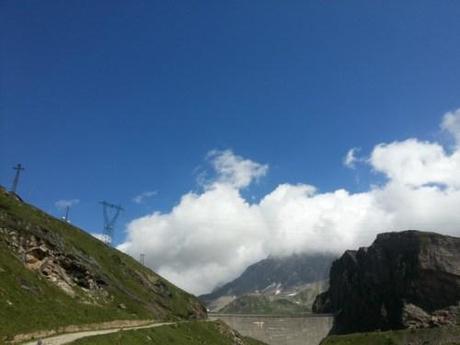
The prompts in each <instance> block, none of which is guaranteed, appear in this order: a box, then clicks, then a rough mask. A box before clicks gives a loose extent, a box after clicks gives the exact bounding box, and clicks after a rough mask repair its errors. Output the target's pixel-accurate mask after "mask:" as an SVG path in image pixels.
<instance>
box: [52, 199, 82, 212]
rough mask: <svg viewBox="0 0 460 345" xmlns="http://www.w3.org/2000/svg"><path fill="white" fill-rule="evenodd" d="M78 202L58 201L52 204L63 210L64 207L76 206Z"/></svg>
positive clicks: (71, 200)
mask: <svg viewBox="0 0 460 345" xmlns="http://www.w3.org/2000/svg"><path fill="white" fill-rule="evenodd" d="M79 202H80V200H79V199H70V200H58V201H56V202H55V203H54V206H55V207H56V208H58V209H60V210H63V209H65V208H66V207H72V206H74V205H77V204H78V203H79Z"/></svg>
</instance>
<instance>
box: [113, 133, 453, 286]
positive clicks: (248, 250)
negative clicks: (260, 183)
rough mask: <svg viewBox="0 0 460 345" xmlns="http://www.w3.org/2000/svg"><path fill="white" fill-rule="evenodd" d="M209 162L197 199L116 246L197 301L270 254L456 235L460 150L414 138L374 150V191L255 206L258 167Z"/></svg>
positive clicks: (226, 158) (271, 199)
mask: <svg viewBox="0 0 460 345" xmlns="http://www.w3.org/2000/svg"><path fill="white" fill-rule="evenodd" d="M450 133H452V134H453V135H454V132H452V131H451V132H450ZM352 156H354V155H353V154H352ZM210 159H211V164H212V166H213V167H214V169H215V170H216V173H217V176H216V178H215V179H214V180H212V181H210V182H208V184H207V185H206V187H205V188H204V190H203V192H201V193H187V194H185V195H184V196H183V197H182V198H181V200H180V202H179V203H178V204H177V205H176V206H175V207H174V208H173V209H172V210H171V211H170V212H168V213H160V212H156V213H154V214H151V215H147V216H145V217H142V218H139V219H135V220H134V221H132V222H131V223H130V224H129V225H128V228H127V239H126V241H125V242H124V243H123V244H121V245H120V246H119V248H120V249H122V250H124V251H126V252H127V253H129V254H131V255H133V256H134V257H136V258H137V257H139V254H140V253H145V255H146V257H145V261H146V264H147V265H149V266H150V267H152V268H153V269H155V270H157V271H158V272H159V273H160V274H162V275H164V276H165V277H166V278H168V279H170V280H171V281H172V282H174V283H176V284H178V285H179V286H181V287H182V288H184V289H186V290H188V291H191V292H193V293H196V294H200V293H204V292H208V291H210V290H212V289H213V288H214V287H216V286H217V285H219V284H223V283H225V282H227V281H229V280H231V279H234V278H235V277H237V276H238V275H239V274H241V272H242V271H243V270H244V269H245V268H246V267H247V266H248V265H249V264H251V263H254V262H255V261H257V260H260V259H262V258H264V257H266V256H267V255H269V254H272V255H284V254H290V253H293V252H309V253H312V252H324V251H328V252H334V253H341V252H342V251H344V250H346V249H349V248H357V247H359V246H363V245H369V244H370V243H371V242H372V240H373V239H374V238H375V236H376V234H377V233H380V232H384V231H396V230H405V229H420V230H430V231H437V232H441V233H445V234H451V235H456V236H459V235H460V212H458V205H460V163H459V160H460V148H457V149H456V150H454V151H453V152H452V153H446V151H445V149H444V148H443V146H441V145H440V144H439V143H436V142H424V141H420V140H417V139H408V140H404V141H395V142H392V143H387V144H378V145H376V146H375V147H374V149H373V150H372V152H371V155H370V158H369V159H368V160H366V161H365V162H366V163H367V164H368V165H369V167H370V168H371V169H372V170H373V171H375V172H378V173H382V174H384V175H385V176H386V177H387V179H386V181H385V182H384V183H383V184H382V185H380V186H372V187H370V188H369V189H368V190H367V191H365V192H361V193H351V192H349V191H347V190H345V189H338V190H335V191H332V192H327V193H321V192H318V191H317V190H316V189H315V187H313V186H311V185H308V184H297V185H293V184H289V183H285V184H281V185H279V186H277V187H276V188H275V189H274V190H273V191H272V192H270V193H268V194H267V195H265V196H264V197H263V198H262V199H261V200H260V201H259V202H257V203H250V202H248V201H247V200H245V199H244V198H243V196H242V195H241V193H240V190H241V189H242V188H244V187H247V186H248V185H249V184H250V183H251V181H254V180H257V179H258V178H260V177H261V176H263V175H264V174H265V173H266V172H267V169H268V167H267V166H266V165H261V164H259V163H257V162H254V161H251V160H248V159H244V158H242V157H239V156H236V155H234V154H233V153H232V152H231V151H220V152H216V151H214V152H212V153H211V154H210Z"/></svg>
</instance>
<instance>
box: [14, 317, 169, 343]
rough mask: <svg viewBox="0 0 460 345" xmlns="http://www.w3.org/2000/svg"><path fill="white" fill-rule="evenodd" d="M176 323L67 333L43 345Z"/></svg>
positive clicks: (45, 341) (47, 339)
mask: <svg viewBox="0 0 460 345" xmlns="http://www.w3.org/2000/svg"><path fill="white" fill-rule="evenodd" d="M174 323H175V322H163V323H152V324H149V325H144V326H133V327H123V328H112V329H104V330H99V331H83V332H75V333H67V334H61V335H56V336H53V337H49V338H45V339H43V340H42V342H43V343H42V344H43V345H63V344H68V343H71V342H72V341H75V340H77V339H80V338H85V337H91V336H93V335H100V334H109V333H115V332H120V331H126V330H130V329H142V328H153V327H160V326H166V325H173V324H174ZM37 343H38V341H37V340H34V341H29V342H27V343H24V344H22V345H36V344H37Z"/></svg>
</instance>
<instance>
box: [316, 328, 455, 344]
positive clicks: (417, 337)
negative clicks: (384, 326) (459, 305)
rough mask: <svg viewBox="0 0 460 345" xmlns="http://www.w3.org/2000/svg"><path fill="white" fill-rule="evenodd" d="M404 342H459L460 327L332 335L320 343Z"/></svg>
mask: <svg viewBox="0 0 460 345" xmlns="http://www.w3.org/2000/svg"><path fill="white" fill-rule="evenodd" d="M406 344H413V345H418V344H420V345H421V344H424V345H425V344H427V345H428V344H443V345H455V344H456V345H459V344H460V327H453V326H452V327H437V328H427V329H417V330H410V329H405V330H400V331H387V332H369V333H355V334H348V335H333V336H329V337H327V338H326V339H325V340H323V341H322V342H321V345H406Z"/></svg>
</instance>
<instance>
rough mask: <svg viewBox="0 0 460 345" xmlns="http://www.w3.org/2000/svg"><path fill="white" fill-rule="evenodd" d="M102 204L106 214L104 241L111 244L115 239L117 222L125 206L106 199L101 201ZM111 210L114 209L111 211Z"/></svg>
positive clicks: (103, 211)
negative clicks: (114, 232)
mask: <svg viewBox="0 0 460 345" xmlns="http://www.w3.org/2000/svg"><path fill="white" fill-rule="evenodd" d="M100 203H101V205H102V213H103V215H104V239H103V241H104V242H105V243H106V244H108V245H111V244H112V239H113V230H114V227H115V222H116V221H117V218H118V216H119V215H120V212H121V211H123V208H122V207H121V206H119V205H114V204H110V203H108V202H106V201H101V202H100ZM109 210H112V212H110V211H109Z"/></svg>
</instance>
